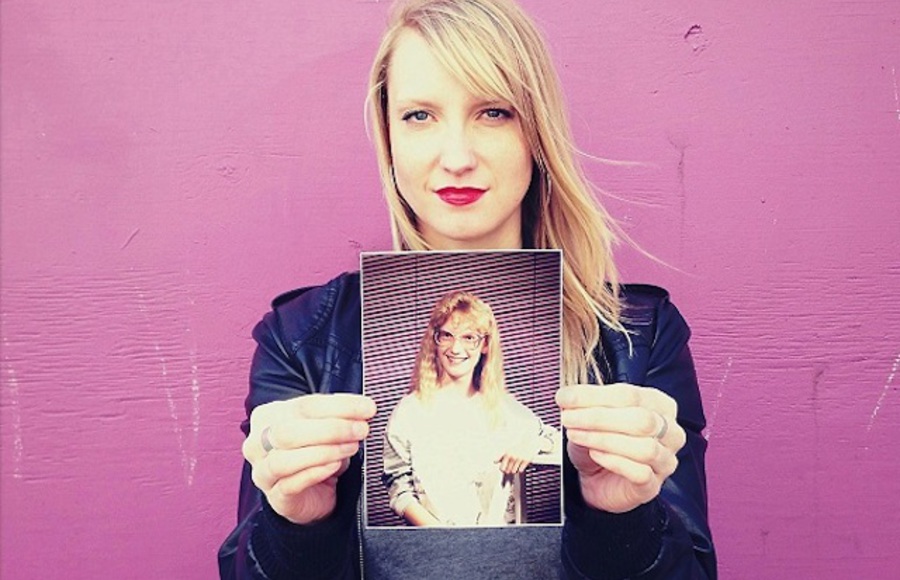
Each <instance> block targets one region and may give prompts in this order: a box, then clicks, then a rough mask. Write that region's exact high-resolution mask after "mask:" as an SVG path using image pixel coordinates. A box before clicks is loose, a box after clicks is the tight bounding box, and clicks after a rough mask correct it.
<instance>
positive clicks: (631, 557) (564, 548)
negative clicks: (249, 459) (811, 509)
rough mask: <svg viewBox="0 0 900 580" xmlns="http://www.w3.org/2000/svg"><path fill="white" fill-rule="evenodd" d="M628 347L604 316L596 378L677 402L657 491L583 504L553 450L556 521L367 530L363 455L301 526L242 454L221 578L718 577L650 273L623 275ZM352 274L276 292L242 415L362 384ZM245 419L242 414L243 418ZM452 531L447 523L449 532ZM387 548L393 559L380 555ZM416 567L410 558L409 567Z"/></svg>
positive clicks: (680, 354) (688, 372)
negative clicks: (672, 450) (463, 530)
mask: <svg viewBox="0 0 900 580" xmlns="http://www.w3.org/2000/svg"><path fill="white" fill-rule="evenodd" d="M622 294H623V297H624V301H625V311H624V322H625V325H626V327H627V328H628V329H629V331H631V333H632V334H631V340H632V349H631V350H629V344H628V341H627V340H626V339H625V337H624V336H623V335H622V334H620V333H616V332H612V331H609V330H608V329H604V330H603V333H602V339H603V340H602V342H603V344H602V346H603V352H602V353H598V354H601V356H600V360H602V362H603V363H604V364H603V365H602V366H603V367H605V372H604V374H605V375H606V376H605V377H604V380H605V381H606V382H629V383H633V384H639V385H647V386H652V387H656V388H658V389H661V390H663V391H665V392H666V393H668V394H669V395H670V396H672V397H673V398H674V399H675V400H676V401H677V402H678V422H679V424H680V425H681V426H682V427H683V428H684V429H685V431H686V432H687V443H686V445H685V446H684V448H683V449H682V450H681V451H680V452H679V454H678V459H679V465H678V469H677V470H676V472H675V473H674V474H673V475H672V476H671V477H670V478H669V479H668V480H667V481H666V482H665V484H664V486H663V489H662V491H661V493H660V495H659V497H657V498H656V499H655V500H653V501H651V502H649V503H647V504H644V505H642V506H639V507H638V508H636V509H634V510H632V511H631V512H628V513H625V514H610V513H605V512H600V511H598V510H593V509H590V508H588V507H587V506H586V505H585V504H584V502H583V500H582V498H581V494H580V490H579V488H578V484H577V481H578V478H577V474H576V473H575V471H574V467H573V466H572V464H571V462H570V461H568V458H567V457H566V458H565V462H564V482H565V483H564V486H565V513H566V519H565V524H564V526H563V529H562V534H560V532H559V528H554V527H549V528H548V527H528V526H526V527H518V528H517V529H506V528H495V529H492V530H478V531H477V534H475V535H472V534H456V535H454V534H452V533H448V531H447V530H442V531H434V532H432V533H431V535H423V534H421V533H419V532H417V533H415V534H409V533H407V534H403V535H397V534H396V532H401V533H402V532H408V530H392V531H393V532H395V533H394V535H390V534H388V535H382V536H379V535H377V534H373V533H372V532H373V530H367V531H366V532H365V533H364V534H362V536H361V535H360V532H359V529H358V516H357V503H358V498H359V494H360V488H361V464H362V461H361V457H360V456H359V455H357V456H356V457H354V458H353V460H352V461H351V466H350V469H348V471H347V472H346V473H345V474H344V475H342V476H341V478H340V480H339V483H338V501H337V506H336V509H335V512H334V513H333V514H332V515H331V516H330V517H329V518H327V519H326V520H323V521H322V522H318V523H316V524H313V525H309V526H299V525H295V524H292V523H290V522H288V521H287V520H285V519H284V518H282V517H281V516H279V515H277V514H276V513H275V512H274V511H273V510H272V508H271V507H269V506H268V504H267V503H266V501H265V497H264V496H263V494H261V493H260V492H259V490H258V489H257V488H256V487H255V486H254V485H253V483H252V481H251V478H250V466H249V464H248V463H246V462H245V463H244V468H243V474H242V478H241V488H240V499H239V505H238V514H237V515H238V518H237V519H238V524H237V526H236V527H235V529H234V530H233V531H232V532H231V534H230V535H229V536H228V538H227V539H226V540H225V542H224V543H223V545H222V547H221V548H220V550H219V569H220V574H221V577H222V578H304V579H312V578H315V579H319V578H321V579H323V580H326V579H327V580H339V579H344V578H359V576H360V563H361V561H362V560H363V558H365V560H366V578H367V579H373V578H374V579H376V580H377V579H381V578H385V579H389V578H396V577H401V576H402V577H416V578H422V579H427V580H431V579H438V580H445V579H449V578H457V577H459V578H467V580H475V579H477V578H482V577H483V578H505V577H509V578H553V577H564V578H572V579H576V578H577V579H587V578H590V579H601V578H602V579H606V578H642V579H643V578H648V579H649V578H667V579H668V578H715V577H716V560H715V552H714V549H713V544H712V538H711V535H710V530H709V525H708V522H707V501H706V476H705V472H704V461H703V457H704V453H705V450H706V441H705V439H704V438H703V437H702V435H701V430H702V429H703V427H704V425H705V419H704V416H703V409H702V405H701V400H700V393H699V390H698V387H697V379H696V374H695V372H694V367H693V362H692V360H691V355H690V351H689V350H688V346H687V342H688V337H689V336H690V331H689V329H688V327H687V324H685V322H684V320H683V319H682V317H681V315H680V314H679V313H678V311H677V309H676V308H675V307H674V306H673V305H672V304H671V303H670V302H669V300H668V295H667V293H666V292H665V291H664V290H662V289H660V288H656V287H652V286H638V285H626V286H623V287H622ZM360 326H361V325H360V293H359V275H358V274H344V275H342V276H339V277H338V278H335V279H334V280H332V281H331V282H329V283H328V284H326V285H324V286H319V287H314V288H303V289H299V290H295V291H293V292H290V293H288V294H285V295H282V296H280V297H279V298H277V299H276V300H275V301H274V303H273V310H272V312H270V313H268V314H267V315H266V316H265V317H264V318H263V320H262V321H261V322H260V323H259V324H258V325H257V326H256V328H255V329H254V331H253V337H254V338H255V339H256V341H257V343H258V346H257V349H256V353H255V355H254V358H253V364H252V368H251V373H250V393H249V395H248V397H247V400H246V410H247V416H248V417H249V415H250V412H251V411H252V410H253V408H255V407H256V406H257V405H261V404H264V403H268V402H270V401H275V400H281V399H289V398H292V397H296V396H299V395H303V394H308V393H312V392H320V393H334V392H351V393H359V392H360V391H361V387H362V364H361V362H362V356H361V345H360ZM241 428H242V430H243V431H244V433H245V434H246V433H248V432H249V420H245V421H244V422H243V423H242V425H241ZM450 532H452V530H451V531H450ZM392 560H397V561H399V563H397V564H396V565H393V566H392V564H391V562H392ZM413 568H415V569H413Z"/></svg>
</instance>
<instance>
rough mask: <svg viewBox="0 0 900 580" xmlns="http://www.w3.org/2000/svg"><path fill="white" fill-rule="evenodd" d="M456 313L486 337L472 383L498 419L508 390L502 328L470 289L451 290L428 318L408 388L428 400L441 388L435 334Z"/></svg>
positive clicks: (483, 302) (486, 305)
mask: <svg viewBox="0 0 900 580" xmlns="http://www.w3.org/2000/svg"><path fill="white" fill-rule="evenodd" d="M454 316H459V317H461V318H462V319H463V320H465V321H466V322H468V323H469V324H470V325H471V327H472V329H473V330H474V331H475V332H477V333H478V334H480V335H481V336H482V337H483V338H482V340H483V342H482V343H481V345H480V346H479V348H480V349H482V350H483V351H484V352H482V354H481V358H480V360H479V361H478V364H477V365H476V366H475V372H474V373H473V375H472V386H473V387H474V388H475V390H476V391H478V392H479V393H481V395H482V397H483V401H484V404H485V408H487V410H488V411H489V412H490V413H491V414H492V415H494V418H497V417H499V414H500V408H501V407H500V403H501V402H502V400H503V398H504V395H505V394H506V392H507V391H506V375H505V374H504V372H503V348H502V347H501V345H500V330H499V328H497V319H496V318H495V317H494V311H493V310H491V307H490V306H489V305H488V304H487V303H486V302H485V301H483V300H481V299H480V298H478V297H477V296H475V295H474V294H472V293H471V292H464V291H461V290H455V291H453V292H449V293H447V294H445V295H444V296H443V297H442V298H441V299H440V300H438V302H437V304H435V305H434V308H433V309H432V310H431V316H430V317H429V319H428V327H427V328H426V329H425V333H424V334H423V335H422V341H421V343H420V345H419V354H418V355H417V356H416V364H415V368H414V369H413V374H412V379H411V380H410V385H409V390H410V392H412V393H417V394H418V395H419V396H420V397H421V398H422V399H423V400H426V401H427V400H428V399H429V398H430V397H431V396H432V395H433V394H434V392H435V391H437V389H438V388H439V381H440V378H441V373H442V372H443V371H442V367H441V365H440V364H439V363H438V357H439V356H440V353H439V351H438V348H437V344H435V334H436V333H437V332H438V331H440V329H441V327H443V326H444V324H446V323H447V321H448V320H450V319H451V318H453V317H454Z"/></svg>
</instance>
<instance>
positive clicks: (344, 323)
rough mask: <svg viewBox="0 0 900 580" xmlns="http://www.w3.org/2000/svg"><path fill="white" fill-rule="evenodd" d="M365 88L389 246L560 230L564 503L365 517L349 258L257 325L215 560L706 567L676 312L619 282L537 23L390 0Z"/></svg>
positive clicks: (379, 566)
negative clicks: (482, 515) (361, 525)
mask: <svg viewBox="0 0 900 580" xmlns="http://www.w3.org/2000/svg"><path fill="white" fill-rule="evenodd" d="M370 88H371V92H370V105H371V116H370V117H371V127H372V131H373V133H374V140H375V145H376V149H377V155H378V161H379V164H380V167H381V176H382V187H383V189H384V192H385V195H386V197H387V201H388V204H389V207H390V217H391V224H392V228H393V232H394V243H395V246H396V249H398V250H405V249H439V250H466V249H506V248H555V249H561V250H562V252H563V257H564V272H563V326H564V332H563V374H564V379H565V386H564V387H562V388H561V389H560V390H559V392H558V393H557V395H556V402H557V404H558V405H559V406H560V408H561V421H562V425H563V427H564V428H565V429H566V435H567V437H568V443H567V449H566V454H565V457H564V464H563V471H564V487H565V489H564V492H565V516H566V517H565V524H564V526H563V528H562V533H560V531H559V528H552V527H551V528H547V527H540V528H531V527H529V528H492V529H486V530H478V531H476V532H472V533H468V530H466V531H463V530H454V529H443V528H434V529H431V528H429V529H425V530H422V531H418V532H415V533H409V532H410V531H411V530H404V529H399V530H390V531H391V532H396V533H386V534H381V533H379V534H375V533H370V532H371V530H370V531H367V532H366V535H365V537H363V538H360V536H359V531H358V529H357V521H358V516H357V503H358V498H359V492H360V486H361V470H360V465H361V457H360V453H359V443H360V441H362V440H363V439H365V437H366V436H367V434H368V420H369V419H370V418H371V417H372V416H373V415H374V414H375V412H376V409H375V405H374V403H373V402H372V400H371V399H369V398H367V397H364V396H362V395H360V394H359V393H360V392H361V368H360V366H361V365H360V355H359V353H360V344H359V327H360V321H359V317H360V312H359V277H358V275H356V274H345V275H342V276H339V277H338V278H335V279H334V280H333V281H331V282H330V283H328V284H326V285H324V286H321V287H318V288H313V289H307V290H304V291H297V292H294V293H292V294H289V295H286V296H284V297H282V298H280V299H278V300H276V302H275V305H274V309H273V312H271V313H269V314H267V315H266V317H265V318H264V319H263V321H262V322H261V323H260V324H259V325H258V326H257V327H256V328H255V330H254V338H255V339H256V340H257V342H258V344H259V346H258V348H257V351H256V355H255V357H254V361H253V365H252V367H251V380H250V394H249V396H248V398H247V411H248V415H249V417H248V419H249V420H248V421H247V422H246V423H245V425H244V432H245V433H246V434H247V438H246V440H245V441H244V444H243V454H244V458H245V459H246V462H245V466H244V472H243V478H242V485H241V497H240V503H239V508H238V513H239V522H238V525H237V527H236V528H235V530H234V531H233V532H232V534H231V535H230V536H229V538H228V539H227V540H226V542H225V543H224V545H223V546H222V548H221V550H220V560H219V562H220V564H219V565H220V570H221V573H222V575H223V577H242V578H288V577H296V578H307V579H308V578H322V579H327V580H335V579H341V578H357V577H359V576H360V574H361V573H362V567H365V573H366V578H367V579H369V580H371V579H376V580H378V579H387V578H427V579H432V578H435V579H437V578H440V579H450V578H467V579H472V578H506V577H510V578H557V577H560V576H563V577H568V578H578V579H582V578H634V577H640V578H643V579H646V578H709V577H714V576H715V575H716V564H715V552H714V549H713V545H712V540H711V535H710V530H709V525H708V521H707V505H706V484H705V473H704V452H705V448H706V443H705V440H704V439H703V437H702V436H701V433H700V432H701V430H702V428H703V427H704V424H705V421H704V417H703V410H702V407H701V402H700V396H699V391H698V387H697V380H696V375H695V373H694V368H693V363H692V362H691V356H690V351H689V350H688V346H687V340H688V337H689V334H690V333H689V330H688V327H687V325H686V324H685V322H684V320H683V319H682V318H681V316H680V315H679V314H678V311H677V310H676V309H675V307H674V306H672V304H671V303H670V302H669V300H668V296H667V294H666V293H665V292H664V291H663V290H660V289H658V288H654V287H648V286H628V285H620V283H619V280H618V277H617V275H616V269H615V267H614V264H613V261H612V245H613V239H614V236H613V232H612V229H611V226H610V221H609V219H608V218H607V216H606V214H605V212H604V211H603V209H602V208H601V207H600V206H599V205H598V203H597V201H596V200H595V199H594V197H593V196H592V195H591V190H590V186H589V184H588V183H587V182H586V181H585V178H584V176H583V174H582V172H581V170H580V168H579V166H578V164H577V163H576V159H575V152H574V151H575V150H574V146H573V144H572V139H571V135H570V133H569V129H568V127H569V125H568V121H567V118H566V114H565V110H564V106H563V99H562V96H561V93H560V88H559V83H558V80H557V77H556V74H555V71H554V68H553V65H552V63H551V61H550V59H549V57H548V55H547V50H546V47H545V44H544V41H543V40H542V38H541V36H540V35H539V34H538V32H537V30H536V28H535V26H534V24H533V23H532V22H531V20H530V19H529V18H528V17H527V16H526V15H525V14H524V13H523V12H522V10H521V9H520V8H519V7H518V6H516V5H515V4H514V3H512V2H511V1H509V0H411V1H408V2H401V3H400V4H399V5H398V6H397V7H396V8H395V10H394V12H393V14H392V17H391V21H390V24H389V26H388V29H387V31H386V33H385V35H384V37H383V39H382V43H381V46H380V48H379V50H378V52H377V54H376V56H375V62H374V65H373V67H372V75H371V83H370ZM598 385H602V386H598ZM452 532H460V533H452ZM462 532H466V533H462ZM361 564H362V565H361Z"/></svg>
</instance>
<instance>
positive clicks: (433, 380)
mask: <svg viewBox="0 0 900 580" xmlns="http://www.w3.org/2000/svg"><path fill="white" fill-rule="evenodd" d="M557 441H558V433H557V431H556V429H554V428H553V427H551V426H549V425H546V424H544V423H543V422H542V421H541V420H540V419H539V418H538V417H537V415H535V414H534V413H532V412H531V411H530V410H529V409H528V408H527V407H525V406H524V405H522V404H521V403H519V402H518V401H517V400H516V399H515V397H513V396H512V395H511V394H510V393H509V392H507V390H506V384H505V380H504V372H503V350H502V348H501V345H500V332H499V329H498V328H497V321H496V319H495V318H494V313H493V311H492V310H491V307H490V306H488V305H487V304H486V303H485V302H484V301H482V300H481V299H480V298H478V297H477V296H475V295H474V294H471V293H469V292H462V291H455V292H451V293H449V294H447V295H446V296H444V297H443V298H441V300H439V301H438V303H437V304H436V305H435V306H434V309H433V310H432V312H431V317H430V319H429V322H428V326H427V328H426V329H425V334H424V336H423V337H422V342H421V345H420V347H419V354H418V356H417V357H416V363H415V370H414V372H413V376H412V380H411V381H410V388H409V394H407V395H406V396H405V397H404V398H403V399H401V401H400V403H399V404H398V405H397V407H396V408H395V409H394V411H393V413H392V414H391V418H390V421H389V422H388V426H387V430H386V432H385V443H384V474H383V478H382V479H383V481H384V483H385V485H386V486H387V488H388V493H389V495H390V504H391V508H392V509H393V510H394V511H395V512H397V514H398V515H399V516H401V517H403V518H405V519H406V521H407V522H409V523H410V524H411V525H414V526H438V525H467V526H476V525H479V526H501V525H506V524H509V523H513V522H514V521H515V514H516V509H515V508H516V506H515V504H514V498H513V493H512V476H514V475H515V474H518V473H522V472H523V471H524V470H525V468H526V467H527V466H528V465H529V464H530V463H531V462H532V461H534V460H535V459H536V458H538V456H543V457H544V458H549V457H551V456H552V454H553V450H554V447H555V446H556V444H557V443H556V442H557ZM542 462H547V461H546V459H544V460H543V461H542Z"/></svg>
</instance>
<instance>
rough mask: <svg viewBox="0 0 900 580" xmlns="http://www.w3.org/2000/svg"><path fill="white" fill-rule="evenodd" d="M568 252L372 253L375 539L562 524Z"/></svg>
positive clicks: (366, 307) (370, 504)
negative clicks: (561, 402) (388, 533)
mask: <svg viewBox="0 0 900 580" xmlns="http://www.w3.org/2000/svg"><path fill="white" fill-rule="evenodd" d="M561 260H562V257H561V253H560V252H557V251H503V252H429V253H427V254H426V253H416V252H404V253H364V254H363V255H362V256H361V259H360V261H361V265H360V272H361V277H362V283H361V285H362V326H363V342H362V344H363V392H364V394H366V395H368V396H369V397H371V398H372V399H373V400H374V401H375V403H376V405H377V407H378V409H379V413H378V414H377V415H376V417H375V418H373V419H372V421H371V432H370V436H369V438H368V440H367V444H366V453H365V457H366V461H365V489H366V494H365V497H366V500H365V505H366V510H365V514H366V521H365V523H366V526H367V527H394V526H414V527H425V526H431V527H433V526H442V527H472V526H507V525H520V524H560V523H561V511H562V510H561V493H560V491H561V469H560V467H561V463H562V436H561V433H560V429H559V408H558V407H557V406H556V404H555V402H554V395H555V393H556V391H557V389H558V388H559V384H560V335H561V314H560V313H561V307H562V305H561Z"/></svg>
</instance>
